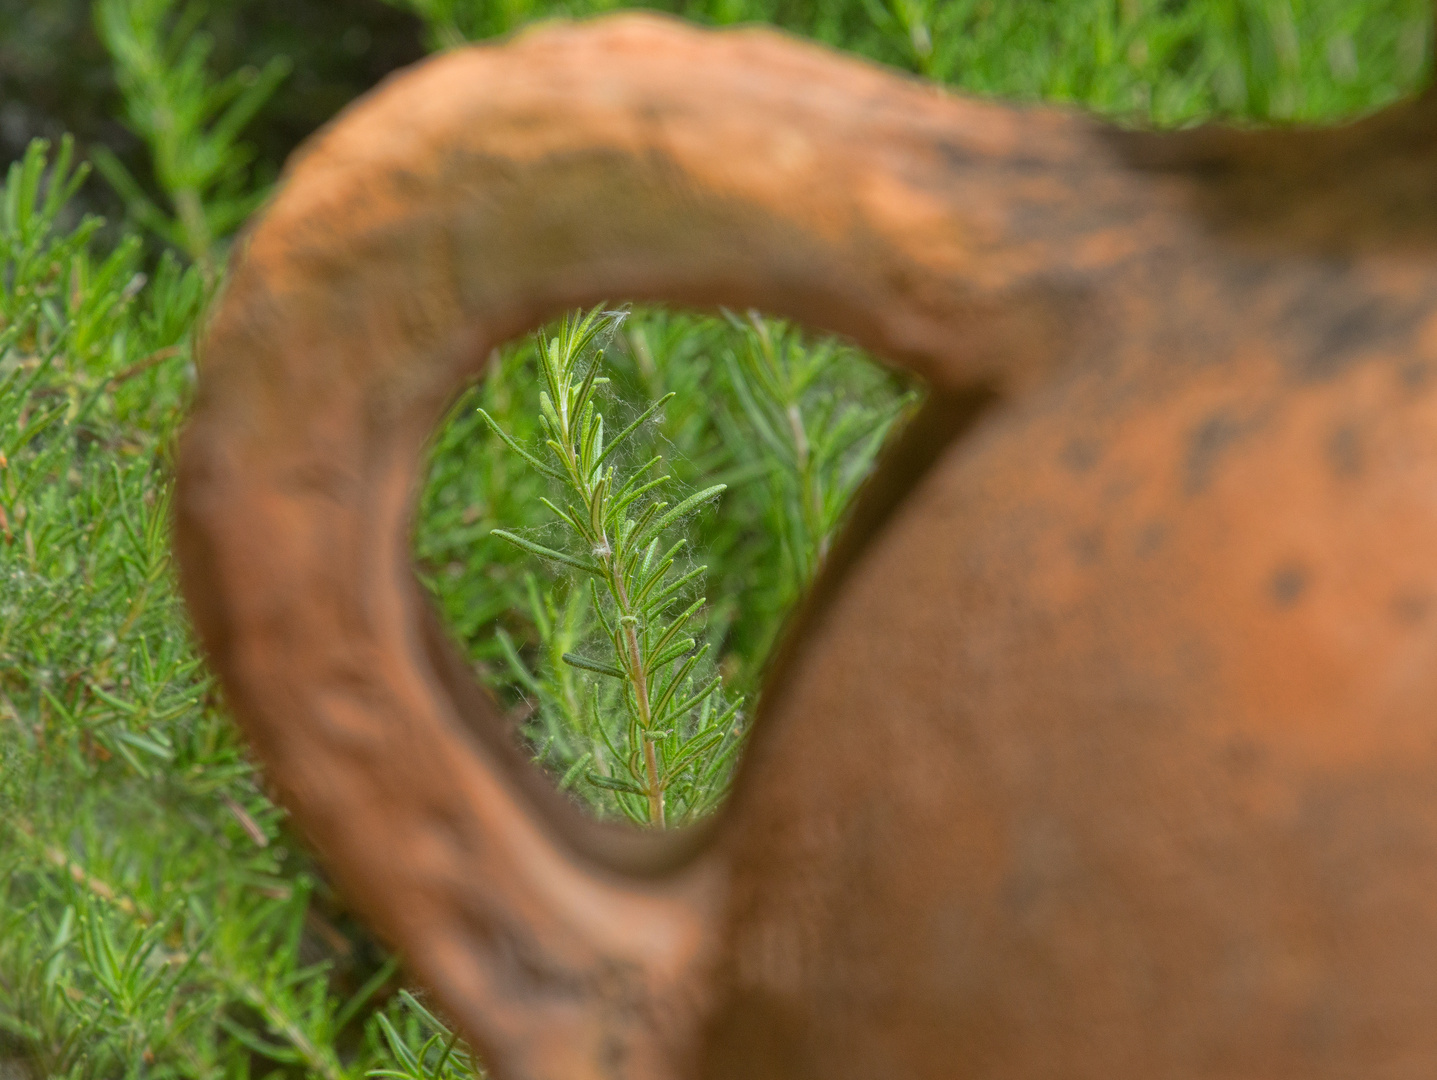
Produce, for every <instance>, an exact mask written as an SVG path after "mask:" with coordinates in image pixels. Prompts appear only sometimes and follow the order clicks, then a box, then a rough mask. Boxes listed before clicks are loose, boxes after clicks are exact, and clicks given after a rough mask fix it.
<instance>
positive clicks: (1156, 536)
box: [1133, 521, 1168, 559]
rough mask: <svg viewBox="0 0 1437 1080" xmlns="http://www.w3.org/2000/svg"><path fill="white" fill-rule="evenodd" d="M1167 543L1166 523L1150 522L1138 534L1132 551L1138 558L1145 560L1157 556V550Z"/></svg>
mask: <svg viewBox="0 0 1437 1080" xmlns="http://www.w3.org/2000/svg"><path fill="white" fill-rule="evenodd" d="M1167 541H1168V527H1167V523H1166V522H1162V521H1150V522H1148V523H1147V524H1146V525H1144V526H1143V527H1142V529H1141V530H1140V531H1139V532H1138V540H1137V543H1136V544H1135V545H1134V546H1133V550H1134V551H1135V552H1136V553H1137V555H1138V557H1139V558H1142V559H1146V558H1150V557H1151V556H1153V555H1155V554H1157V552H1158V550H1159V549H1160V548H1161V547H1162V546H1163V545H1164V544H1166V543H1167Z"/></svg>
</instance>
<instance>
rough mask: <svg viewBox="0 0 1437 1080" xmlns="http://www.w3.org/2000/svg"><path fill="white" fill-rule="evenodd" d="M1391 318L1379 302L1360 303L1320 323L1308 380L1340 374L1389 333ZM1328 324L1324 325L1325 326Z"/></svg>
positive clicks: (1305, 368)
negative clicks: (1362, 352)
mask: <svg viewBox="0 0 1437 1080" xmlns="http://www.w3.org/2000/svg"><path fill="white" fill-rule="evenodd" d="M1388 322H1389V318H1388V316H1387V312H1386V310H1385V305H1384V304H1383V303H1382V301H1380V300H1373V299H1363V300H1359V301H1357V302H1356V303H1354V304H1352V305H1351V306H1349V307H1347V309H1346V310H1339V311H1337V312H1335V313H1332V314H1331V315H1329V316H1328V317H1327V318H1325V319H1323V318H1321V317H1320V316H1319V317H1318V321H1317V330H1318V334H1317V341H1316V348H1315V349H1314V350H1313V353H1312V355H1311V356H1309V357H1308V358H1307V360H1306V362H1305V363H1304V364H1303V374H1304V375H1306V376H1307V377H1308V378H1309V379H1318V380H1321V379H1330V378H1332V377H1333V376H1335V375H1339V374H1341V373H1342V371H1343V370H1344V369H1345V368H1346V367H1347V365H1348V364H1350V363H1351V362H1352V361H1353V360H1354V359H1355V358H1356V354H1357V353H1358V352H1360V351H1361V350H1362V349H1364V348H1366V347H1368V346H1371V345H1372V344H1374V343H1375V342H1376V341H1377V340H1378V339H1379V338H1382V337H1385V336H1386V335H1387V334H1388V333H1390V329H1391V328H1390V327H1389V325H1388ZM1324 324H1325V325H1324Z"/></svg>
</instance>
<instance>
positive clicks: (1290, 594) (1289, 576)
mask: <svg viewBox="0 0 1437 1080" xmlns="http://www.w3.org/2000/svg"><path fill="white" fill-rule="evenodd" d="M1307 579H1308V575H1307V570H1306V569H1305V568H1303V567H1301V566H1299V565H1297V564H1296V563H1288V564H1286V565H1283V566H1279V567H1278V568H1277V569H1276V570H1274V571H1273V572H1272V577H1271V578H1270V579H1269V581H1268V584H1267V588H1268V591H1269V592H1270V593H1271V594H1272V600H1273V603H1275V604H1276V605H1277V606H1278V607H1280V608H1290V607H1292V605H1293V604H1295V603H1297V602H1298V600H1300V599H1302V594H1303V593H1305V592H1306V591H1307Z"/></svg>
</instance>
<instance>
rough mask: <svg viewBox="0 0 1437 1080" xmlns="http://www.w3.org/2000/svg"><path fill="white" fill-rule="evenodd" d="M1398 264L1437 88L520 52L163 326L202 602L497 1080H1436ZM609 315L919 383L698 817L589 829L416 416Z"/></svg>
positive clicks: (1432, 504)
mask: <svg viewBox="0 0 1437 1080" xmlns="http://www.w3.org/2000/svg"><path fill="white" fill-rule="evenodd" d="M1434 256H1437V103H1434V102H1433V101H1432V100H1431V99H1430V98H1423V99H1421V100H1419V101H1416V102H1412V103H1408V104H1405V105H1402V106H1399V107H1397V108H1394V109H1391V110H1389V111H1387V112H1385V113H1383V114H1381V115H1379V116H1376V117H1374V118H1371V119H1369V120H1366V121H1363V122H1362V123H1359V124H1355V125H1351V126H1348V127H1343V128H1339V129H1335V130H1331V131H1294V132H1289V133H1283V134H1263V133H1234V132H1224V131H1197V132H1192V133H1187V134H1182V135H1174V136H1168V137H1157V136H1140V135H1133V134H1122V133H1119V132H1115V131H1112V130H1109V129H1106V128H1104V127H1102V126H1100V125H1098V124H1096V123H1095V122H1093V121H1092V120H1089V119H1087V118H1085V117H1082V116H1079V115H1075V114H1072V113H1068V112H1062V111H1056V110H1050V109H1016V108H1008V107H1004V106H1001V105H994V104H990V103H981V102H977V101H972V100H967V99H964V98H960V97H954V96H950V95H948V94H946V93H943V92H941V91H939V90H937V89H935V88H933V87H931V86H927V85H924V84H922V83H919V82H915V81H912V80H907V79H902V78H899V77H897V76H895V75H892V74H890V73H888V72H885V71H882V70H879V69H877V68H874V67H870V66H867V65H865V64H862V63H859V62H856V61H854V60H851V59H845V58H840V57H838V56H835V55H832V54H830V53H827V52H825V51H823V50H821V49H818V48H815V47H812V46H809V45H805V44H801V43H799V42H796V41H792V40H789V39H787V38H785V37H782V36H780V35H777V34H773V33H768V32H762V31H751V30H750V31H741V32H736V33H722V34H720V33H703V32H699V31H697V30H693V29H690V28H687V27H685V26H683V25H681V24H678V23H675V22H669V21H663V20H658V19H653V18H640V17H632V16H625V17H619V18H613V19H607V20H603V21H599V22H594V23H588V24H583V25H560V26H550V27H546V28H543V29H540V30H536V31H534V32H532V33H528V34H524V35H522V36H520V37H518V38H516V39H514V40H513V41H511V42H509V43H507V44H504V45H500V46H494V47H481V48H473V49H468V50H463V51H460V52H455V53H450V54H448V55H445V56H442V57H440V58H437V59H434V60H430V61H428V62H426V63H424V64H421V65H419V66H418V67H416V68H414V69H412V70H411V71H409V72H408V73H406V74H404V75H401V76H400V77H398V78H395V79H393V80H391V81H390V82H389V83H387V84H386V85H385V86H384V87H383V88H381V89H380V90H379V91H378V92H376V93H375V94H373V95H371V96H370V97H368V98H366V99H364V100H362V101H361V102H359V103H357V104H356V105H355V106H354V107H353V108H351V109H350V110H349V111H348V112H346V113H345V114H344V115H343V116H342V117H341V118H340V119H339V120H337V121H336V122H335V123H334V124H333V125H331V126H330V127H329V128H328V129H326V130H325V131H323V132H322V133H320V134H319V135H317V136H316V137H315V138H314V139H312V140H311V141H310V143H309V144H308V145H307V147H306V148H305V149H304V150H303V151H301V153H300V154H299V155H297V157H296V160H294V161H293V162H291V164H290V167H289V171H288V174H287V179H286V180H285V182H284V184H283V186H282V189H281V191H280V193H279V195H278V196H277V197H276V198H275V200H274V201H273V203H272V204H271V205H270V206H269V208H268V209H267V210H266V211H265V213H264V215H263V217H262V218H261V220H260V221H259V222H258V224H257V225H255V226H254V227H253V230H252V231H251V233H250V234H249V236H248V238H247V240H246V241H245V243H244V244H243V245H242V248H241V250H240V251H239V254H238V256H237V258H236V260H235V264H234V266H233V268H232V274H231V277H230V282H229V286H228V289H227V292H226V294H225V296H224V299H223V302H222V304H221V305H220V307H219V310H218V312H217V313H216V315H215V317H214V319H213V322H212V325H211V327H210V329H209V333H208V337H207V340H206V341H205V344H204V349H203V356H202V372H201V391H200V400H199V403H198V406H197V408H196V411H195V415H194V418H193V420H192V421H191V423H190V426H189V429H188V432H187V434H186V436H185V439H184V445H183V450H182V454H181V459H180V479H179V499H178V507H179V508H178V514H177V523H176V545H177V551H178V554H179V559H180V564H181V568H182V571H183V585H184V590H185V594H186V596H187V598H188V599H189V602H190V605H191V608H192V610H193V612H194V615H195V620H196V623H197V625H198V627H199V631H200V633H201V635H202V637H203V640H204V643H205V645H206V647H207V649H208V650H209V654H210V656H211V657H212V659H213V661H214V663H215V665H216V667H217V669H218V670H219V672H220V674H221V677H222V679H223V681H224V685H225V688H226V690H227V692H228V694H229V699H230V701H231V702H232V704H233V706H234V709H235V712H236V714H237V715H238V717H239V719H240V721H241V723H242V724H243V725H244V727H245V730H246V731H247V733H248V734H249V736H250V738H251V739H252V740H253V742H254V745H255V747H256V749H257V750H258V752H259V754H260V756H261V757H262V759H263V761H264V763H265V765H266V767H267V769H268V772H269V775H270V777H271V778H272V780H273V781H274V783H275V785H276V787H277V788H278V790H279V791H280V792H281V793H282V796H283V798H284V800H285V802H286V803H287V805H288V806H289V807H290V808H291V809H292V810H293V812H294V814H295V816H296V818H297V820H298V821H299V823H300V824H301V825H302V827H303V828H304V830H305V831H306V833H307V834H308V835H309V836H310V837H311V838H312V840H313V842H314V844H315V845H316V846H317V847H318V849H319V851H320V852H321V853H322V854H323V856H324V857H325V858H326V859H327V860H328V863H329V865H330V866H331V867H332V868H333V870H334V872H335V873H336V875H337V876H338V878H339V880H340V881H341V883H342V885H343V887H344V888H345V889H346V890H347V891H348V894H349V896H350V897H351V898H352V900H353V901H354V902H355V903H356V904H357V905H358V906H359V907H360V909H361V910H362V911H363V912H364V913H365V914H366V915H367V916H368V917H369V918H370V919H371V920H372V921H373V923H374V925H375V926H376V927H377V928H378V929H379V930H380V931H381V932H382V933H383V934H384V935H385V936H386V937H387V938H388V939H390V940H391V941H393V942H394V943H395V944H396V945H398V947H399V948H401V949H402V950H403V952H404V954H405V955H406V956H407V957H408V959H409V961H410V962H411V963H412V965H413V968H414V970H415V971H416V972H417V973H418V974H419V975H420V976H421V977H422V978H423V979H424V980H426V981H427V982H428V984H429V985H431V986H432V987H433V988H434V990H435V992H436V994H437V995H438V998H439V1000H440V1001H441V1002H442V1004H443V1005H444V1007H445V1008H447V1009H448V1010H450V1012H451V1013H452V1014H453V1015H454V1016H455V1017H457V1018H458V1020H459V1022H460V1023H461V1025H462V1027H463V1030H464V1033H465V1034H466V1035H467V1036H469V1037H470V1038H471V1039H473V1040H474V1042H475V1043H476V1045H477V1046H478V1047H479V1048H480V1049H481V1051H482V1053H483V1054H484V1056H485V1057H486V1059H487V1060H488V1061H489V1062H490V1063H491V1064H492V1067H493V1074H494V1076H495V1077H496V1078H499V1080H521V1078H522V1080H588V1078H600V1077H603V1078H617V1077H629V1078H633V1080H679V1078H705V1080H717V1078H721V1077H722V1078H734V1080H738V1078H743V1080H763V1078H769V1077H772V1078H777V1077H785V1078H800V1080H807V1078H812V1080H839V1078H845V1077H852V1078H864V1080H883V1078H888V1077H893V1078H903V1080H940V1078H942V1080H947V1078H954V1077H975V1078H976V1077H988V1078H994V1080H1027V1078H1038V1077H1043V1078H1054V1080H1058V1078H1062V1080H1088V1078H1091V1080H1121V1078H1127V1077H1134V1078H1143V1080H1197V1078H1203V1080H1208V1078H1211V1080H1242V1078H1252V1080H1258V1078H1261V1080H1274V1078H1286V1077H1291V1078H1293V1080H1299V1078H1300V1080H1324V1078H1333V1080H1337V1078H1353V1077H1361V1078H1363V1080H1386V1078H1399V1077H1401V1078H1406V1077H1411V1078H1414V1080H1418V1078H1421V1080H1430V1078H1431V1077H1432V1076H1434V1075H1437V257H1434ZM602 298H609V299H611V300H616V299H636V300H666V301H673V302H677V303H682V304H698V305H707V306H712V305H716V304H726V305H730V306H734V307H745V306H750V305H751V306H756V307H761V308H763V309H765V310H768V311H772V312H777V313H781V314H785V315H788V316H792V317H794V318H797V319H799V320H802V321H803V322H805V323H807V324H808V325H810V326H812V327H816V328H821V329H827V330H835V331H839V332H842V333H846V334H848V335H851V336H852V337H853V338H854V339H856V340H857V341H858V342H860V343H861V344H862V345H864V346H865V347H867V348H868V349H870V350H872V351H873V352H874V353H876V354H878V355H879V356H881V357H884V358H886V359H888V360H889V361H891V362H892V363H894V364H896V365H899V366H901V367H904V368H906V369H908V370H910V371H913V372H916V373H917V374H919V375H920V376H922V377H923V378H924V379H925V380H926V381H927V383H928V385H929V387H930V388H931V403H930V404H929V406H928V407H927V409H926V411H925V412H924V413H923V414H922V416H921V417H920V418H919V420H918V421H917V422H916V423H915V424H914V425H913V427H912V428H911V429H910V430H909V432H908V433H907V435H906V436H905V437H904V438H903V440H902V441H901V445H899V446H898V447H897V448H895V449H894V450H893V452H892V454H891V456H890V457H889V459H888V460H887V461H886V462H885V464H884V465H883V466H882V468H881V469H880V474H879V476H878V477H877V479H875V481H874V482H873V483H872V484H870V485H869V487H868V489H867V490H866V492H865V493H864V495H863V496H862V499H861V506H860V508H859V510H858V512H857V517H856V520H855V523H854V526H853V528H852V529H851V530H850V532H849V533H848V535H847V536H846V537H845V538H844V540H843V541H842V543H841V544H840V545H839V547H838V549H837V550H836V551H835V553H834V555H833V557H832V558H831V559H830V561H829V563H828V565H827V568H826V570H825V573H824V575H823V577H822V580H821V583H820V585H819V587H818V588H817V590H816V592H815V595H814V596H813V597H811V598H810V600H809V602H808V604H807V606H806V607H805V609H804V610H803V611H802V612H801V614H800V615H799V617H798V618H797V619H796V620H795V624H794V628H793V630H792V632H791V633H790V635H789V637H788V640H787V644H786V646H785V648H784V650H783V652H782V655H781V658H780V660H779V661H778V662H777V664H776V665H775V668H774V670H773V673H772V677H771V679H770V682H769V684H768V687H767V689H766V691H765V694H764V696H763V699H762V703H761V707H760V715H759V718H758V721H757V728H756V730H755V732H754V735H753V740H752V744H751V746H750V748H749V752H748V755H747V758H746V760H745V761H744V763H743V766H742V770H741V773H740V776H739V778H738V782H737V788H736V791H735V794H734V796H733V799H732V802H731V804H730V806H729V807H728V808H727V809H726V811H725V812H724V813H723V814H722V815H721V816H720V818H719V820H718V821H717V822H716V823H715V824H713V826H712V827H708V828H705V829H702V830H700V831H699V832H697V833H689V834H679V835H670V836H655V835H638V834H636V833H629V832H622V831H614V832H611V831H608V830H605V829H601V828H600V827H598V826H595V825H592V824H590V823H587V822H585V821H583V820H580V819H579V817H578V816H577V815H576V813H575V812H574V811H572V810H570V809H569V808H568V807H567V806H566V805H564V804H563V803H562V802H561V801H560V800H559V799H558V798H557V797H555V796H554V795H553V794H552V793H551V792H550V791H549V790H548V787H547V784H546V782H545V781H544V780H543V779H542V778H541V777H539V776H537V775H536V774H535V773H534V772H533V771H532V770H531V769H530V768H529V767H528V766H527V765H526V764H525V763H524V762H523V761H522V760H521V758H520V756H519V755H518V754H517V753H516V752H515V751H514V750H513V749H512V748H511V747H510V746H509V745H508V744H507V743H506V741H505V735H504V732H503V730H502V725H501V723H500V721H499V717H498V715H497V711H496V710H495V708H494V707H493V706H492V705H491V704H490V703H489V701H488V699H487V698H486V697H485V695H484V694H483V693H482V692H480V691H479V690H478V689H477V688H476V687H475V686H474V685H473V684H472V683H471V682H470V680H469V678H468V676H467V675H466V674H465V673H464V671H463V669H462V668H461V667H460V666H459V665H458V664H457V663H456V662H454V660H453V659H452V656H451V653H450V650H449V647H448V646H447V645H446V643H445V640H444V637H443V634H442V632H441V631H440V630H439V629H438V628H437V626H436V623H435V621H434V620H433V618H432V617H431V616H430V614H429V613H428V610H427V608H426V607H425V605H424V604H423V603H422V602H421V600H420V599H419V596H418V592H417V589H416V587H415V585H414V584H413V581H412V578H411V574H410V570H409V563H408V550H407V545H408V536H409V529H410V516H411V513H412V507H413V501H414V498H415V490H416V484H417V477H416V470H417V465H418V461H419V454H420V450H421V446H422V443H423V441H424V439H425V437H426V436H427V435H428V433H429V431H430V429H431V427H432V426H433V425H434V424H435V423H436V422H437V418H438V417H439V416H440V415H441V412H442V410H443V407H444V405H445V403H446V402H447V401H448V400H449V399H450V397H451V395H452V394H453V393H454V392H455V390H456V388H457V387H458V386H459V385H460V384H461V382H462V380H464V379H465V378H466V377H468V376H471V375H472V374H473V373H474V372H476V371H478V370H480V369H481V368H482V366H483V363H484V358H485V357H487V356H488V355H489V352H490V349H491V348H492V347H493V346H494V345H496V344H498V343H500V342H503V341H505V340H507V339H509V338H512V337H514V336H515V335H517V334H520V333H522V332H524V331H526V330H528V329H530V328H532V327H534V326H536V325H538V324H539V323H540V322H541V321H542V320H545V319H547V318H549V317H552V316H554V315H556V314H558V313H559V312H561V311H563V310H565V309H567V308H570V307H573V306H577V305H584V304H590V303H593V302H597V301H598V300H600V299H602ZM474 732H478V734H477V735H476V734H474Z"/></svg>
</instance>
